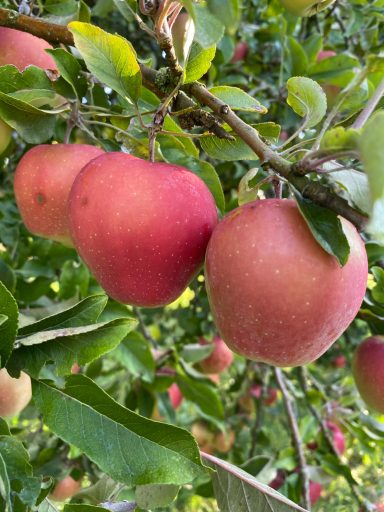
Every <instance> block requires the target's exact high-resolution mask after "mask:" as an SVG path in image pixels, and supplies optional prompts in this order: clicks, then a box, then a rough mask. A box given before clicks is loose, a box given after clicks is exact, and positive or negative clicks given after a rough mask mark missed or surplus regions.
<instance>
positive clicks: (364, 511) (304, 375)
mask: <svg viewBox="0 0 384 512" xmlns="http://www.w3.org/2000/svg"><path fill="white" fill-rule="evenodd" d="M299 382H300V385H301V389H302V390H303V392H304V396H305V399H306V404H307V407H308V409H309V411H310V413H311V414H312V416H313V417H314V418H315V420H316V421H317V423H318V424H319V427H320V430H321V432H322V434H323V436H324V439H325V440H326V442H327V443H328V445H329V447H330V449H331V451H332V454H333V455H334V456H335V457H336V458H337V460H338V461H339V462H340V464H343V465H344V463H343V461H342V459H341V457H340V454H339V452H338V451H337V448H336V446H335V444H334V442H333V439H332V435H331V432H330V430H329V429H327V427H326V424H325V422H324V421H323V419H322V418H321V416H320V414H319V412H318V411H317V409H316V408H315V407H313V405H312V404H311V401H310V400H309V386H308V372H307V370H306V368H304V367H301V368H299ZM346 481H347V484H348V485H349V487H350V489H351V492H352V495H353V497H354V498H355V500H356V501H357V503H358V504H359V506H360V510H361V512H368V511H369V508H367V506H366V504H365V501H364V499H363V498H362V497H361V496H360V494H359V493H358V491H357V490H356V488H355V486H354V485H353V484H352V482H350V481H349V480H348V479H346Z"/></svg>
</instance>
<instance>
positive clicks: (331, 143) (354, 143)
mask: <svg viewBox="0 0 384 512" xmlns="http://www.w3.org/2000/svg"><path fill="white" fill-rule="evenodd" d="M359 139H360V133H359V131H358V130H354V129H353V128H349V129H348V128H344V126H337V127H336V128H332V129H331V130H328V131H327V132H326V133H325V134H324V137H323V138H322V140H321V145H320V148H321V149H326V150H332V151H340V150H354V149H358V146H359Z"/></svg>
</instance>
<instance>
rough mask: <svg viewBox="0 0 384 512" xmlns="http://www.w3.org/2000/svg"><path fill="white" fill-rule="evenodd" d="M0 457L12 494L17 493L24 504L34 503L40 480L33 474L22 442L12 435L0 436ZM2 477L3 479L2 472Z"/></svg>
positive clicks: (38, 491) (0, 472) (38, 492)
mask: <svg viewBox="0 0 384 512" xmlns="http://www.w3.org/2000/svg"><path fill="white" fill-rule="evenodd" d="M0 457H1V459H2V460H3V462H4V464H5V470H6V475H7V478H8V480H9V483H10V485H11V487H12V494H13V493H15V494H17V496H18V498H19V499H20V501H21V502H22V503H24V504H25V505H29V506H31V507H32V506H33V505H35V503H36V500H37V498H38V496H39V494H40V487H41V481H40V478H37V477H34V476H33V471H32V466H31V464H30V463H29V454H28V452H27V450H26V449H25V448H24V446H23V444H22V442H21V441H19V440H18V439H16V438H15V437H12V436H0ZM0 466H1V463H0ZM3 470H4V467H3ZM2 473H3V471H2V470H1V469H0V475H1V474H2ZM2 479H3V481H4V473H3V477H2ZM0 481H1V476H0ZM0 487H1V486H0ZM12 501H13V500H12ZM11 510H12V509H11Z"/></svg>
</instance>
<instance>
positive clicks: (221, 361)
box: [199, 336, 233, 374]
mask: <svg viewBox="0 0 384 512" xmlns="http://www.w3.org/2000/svg"><path fill="white" fill-rule="evenodd" d="M199 343H200V345H209V344H210V343H211V342H209V341H207V340H206V339H205V338H200V339H199ZM212 343H213V345H214V349H213V350H212V352H211V354H210V355H209V356H208V357H207V358H205V359H203V360H202V361H200V363H199V367H200V370H201V372H202V373H207V374H219V373H221V372H223V371H224V370H226V369H227V368H228V367H229V366H231V364H232V361H233V353H232V351H231V350H229V348H228V347H227V345H226V344H225V343H224V341H223V340H222V339H221V338H220V337H219V336H215V337H214V338H213V340H212Z"/></svg>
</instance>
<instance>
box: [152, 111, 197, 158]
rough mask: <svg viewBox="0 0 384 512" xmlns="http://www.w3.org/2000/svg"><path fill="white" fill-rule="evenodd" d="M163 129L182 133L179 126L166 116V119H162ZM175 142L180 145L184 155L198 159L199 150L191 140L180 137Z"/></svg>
mask: <svg viewBox="0 0 384 512" xmlns="http://www.w3.org/2000/svg"><path fill="white" fill-rule="evenodd" d="M164 129H165V130H168V131H170V132H180V133H183V130H182V129H181V128H180V126H179V125H178V124H177V123H176V121H174V120H173V119H172V117H171V116H169V115H167V116H166V118H165V119H164ZM159 136H161V133H160V134H159ZM177 140H178V142H180V144H181V145H182V147H183V150H184V151H183V152H184V153H185V154H186V155H191V156H193V157H194V158H199V150H198V149H197V147H196V146H195V144H194V143H193V140H192V139H190V138H188V137H180V138H179V139H177Z"/></svg>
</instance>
